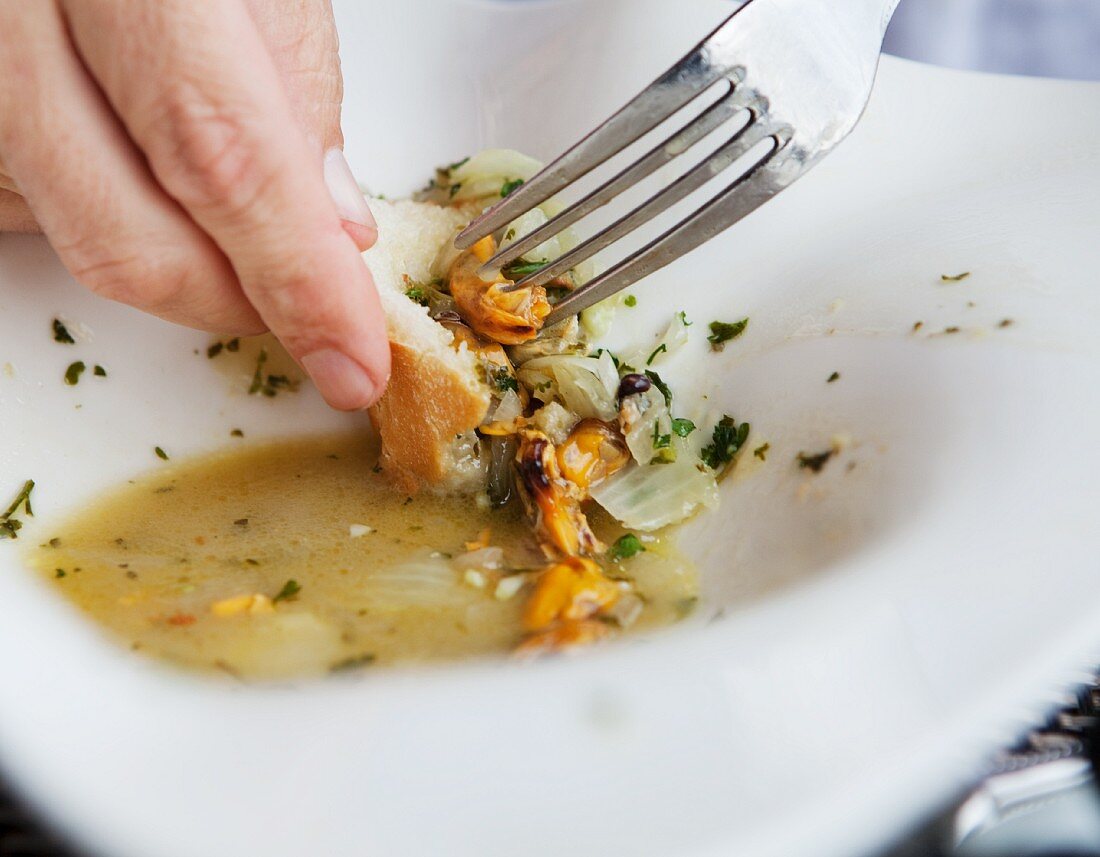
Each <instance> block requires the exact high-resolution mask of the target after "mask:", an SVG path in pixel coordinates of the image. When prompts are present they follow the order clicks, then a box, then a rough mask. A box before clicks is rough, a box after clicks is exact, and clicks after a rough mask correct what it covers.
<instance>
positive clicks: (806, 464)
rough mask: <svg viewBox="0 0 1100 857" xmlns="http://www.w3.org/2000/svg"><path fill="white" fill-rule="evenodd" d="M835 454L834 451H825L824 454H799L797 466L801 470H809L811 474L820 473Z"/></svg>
mask: <svg viewBox="0 0 1100 857" xmlns="http://www.w3.org/2000/svg"><path fill="white" fill-rule="evenodd" d="M835 453H836V450H834V449H827V450H825V451H824V452H818V453H814V454H809V453H805V452H800V453H798V455H797V457H796V460H797V461H798V466H799V467H800V468H801V469H802V470H809V471H810V472H811V473H820V472H821V471H822V469H824V467H825V465H826V464H828V463H829V459H830V458H832V457H833V455H834V454H835Z"/></svg>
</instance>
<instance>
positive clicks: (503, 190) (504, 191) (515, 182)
mask: <svg viewBox="0 0 1100 857" xmlns="http://www.w3.org/2000/svg"><path fill="white" fill-rule="evenodd" d="M521 184H523V179H509V180H508V181H506V182H505V183H504V184H502V185H501V186H500V195H501V197H505V196H509V195H511V193H512V192H513V191H514V190H515V189H516V188H518V187H519V186H520V185H521Z"/></svg>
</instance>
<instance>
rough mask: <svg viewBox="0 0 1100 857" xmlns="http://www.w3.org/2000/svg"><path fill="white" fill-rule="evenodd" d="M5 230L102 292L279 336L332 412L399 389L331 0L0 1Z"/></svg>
mask: <svg viewBox="0 0 1100 857" xmlns="http://www.w3.org/2000/svg"><path fill="white" fill-rule="evenodd" d="M0 32H2V33H4V37H3V39H0V230H5V229H6V230H20V231H32V230H37V229H39V228H40V229H41V231H43V232H44V233H45V234H46V236H47V237H48V238H49V240H50V243H51V244H52V245H53V247H54V249H55V250H56V251H57V254H58V255H59V257H60V258H61V261H62V262H63V263H64V264H65V266H66V267H67V268H68V269H69V271H70V272H72V274H73V276H74V277H76V279H77V280H79V281H80V282H81V283H83V284H84V285H85V286H87V287H88V288H89V289H91V290H92V291H94V292H96V293H97V294H100V295H103V296H104V297H108V298H111V299H113V300H117V301H121V302H123V303H126V304H129V305H131V306H134V307H137V308H139V309H142V310H145V311H146V312H150V313H153V314H155V315H158V316H160V317H162V318H166V319H169V320H171V321H175V322H178V323H180V324H185V325H188V326H191V327H197V328H201V329H204V330H211V331H217V332H219V333H234V334H254V333H261V332H263V331H264V330H265V329H270V330H271V331H272V332H273V333H274V334H275V335H276V336H278V337H279V339H280V340H281V341H282V342H283V344H284V345H285V346H286V347H287V350H288V351H289V352H290V353H291V354H292V355H293V356H294V358H295V359H296V360H298V361H299V363H300V364H301V365H302V367H303V368H304V369H305V370H306V371H307V372H308V373H309V374H310V375H311V376H312V378H313V380H314V382H315V383H316V385H317V387H318V388H319V389H320V391H321V393H322V395H323V396H324V397H325V399H326V400H327V401H328V402H329V403H330V404H331V405H333V406H334V407H337V408H341V409H347V410H351V409H355V408H362V407H366V406H367V405H369V404H372V403H373V402H374V401H375V400H376V399H377V398H378V397H379V396H380V395H381V394H382V391H383V388H384V387H385V384H386V381H387V379H388V376H389V345H388V342H387V338H386V330H385V322H384V318H383V315H382V309H381V305H380V303H379V300H378V295H377V293H376V292H375V288H374V283H373V281H372V280H371V276H370V273H369V272H368V271H367V268H366V266H365V265H364V264H363V261H362V259H361V258H360V256H359V253H360V251H361V250H365V249H367V248H368V247H369V246H371V245H372V244H373V243H374V241H375V240H376V238H377V231H376V228H375V224H374V219H373V218H372V217H371V215H370V211H369V209H368V208H367V205H366V203H365V201H364V200H363V197H362V194H361V193H360V192H359V190H358V188H357V187H356V185H355V181H354V179H353V178H352V175H351V172H350V170H348V168H347V164H346V162H345V161H344V159H343V155H342V153H341V151H340V147H341V146H342V142H343V140H342V136H341V133H340V103H341V98H342V81H341V77H340V67H339V59H338V56H337V37H336V30H335V25H334V22H333V19H332V12H331V9H330V7H329V0H127V2H126V3H119V2H117V0H0Z"/></svg>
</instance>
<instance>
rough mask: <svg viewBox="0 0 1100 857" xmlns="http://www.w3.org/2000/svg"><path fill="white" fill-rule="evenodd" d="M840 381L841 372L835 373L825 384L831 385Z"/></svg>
mask: <svg viewBox="0 0 1100 857" xmlns="http://www.w3.org/2000/svg"><path fill="white" fill-rule="evenodd" d="M839 380H840V373H839V372H834V373H833V374H832V375H830V376H829V377H828V378H826V379H825V383H826V384H831V383H833V381H839Z"/></svg>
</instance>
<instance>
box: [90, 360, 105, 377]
mask: <svg viewBox="0 0 1100 857" xmlns="http://www.w3.org/2000/svg"><path fill="white" fill-rule="evenodd" d="M92 374H93V375H95V376H96V377H97V378H106V377H107V370H106V369H104V368H103V367H102V366H100V365H99V364H98V363H96V365H95V368H94V369H93V370H92Z"/></svg>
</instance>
